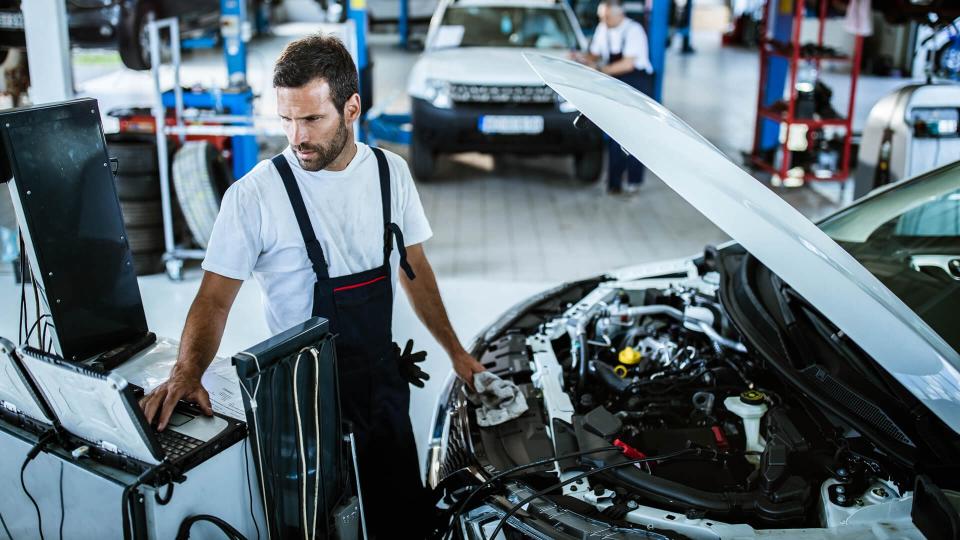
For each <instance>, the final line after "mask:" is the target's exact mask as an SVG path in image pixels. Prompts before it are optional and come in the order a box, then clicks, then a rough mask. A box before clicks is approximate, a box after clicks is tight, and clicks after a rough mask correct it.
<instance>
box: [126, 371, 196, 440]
mask: <svg viewBox="0 0 960 540" xmlns="http://www.w3.org/2000/svg"><path fill="white" fill-rule="evenodd" d="M181 399H182V400H186V401H191V402H193V403H196V404H197V405H199V406H200V410H202V411H203V413H204V414H206V415H207V416H211V415H213V408H211V407H210V396H209V395H208V394H207V391H206V390H205V389H204V388H203V385H201V384H200V377H199V376H193V375H191V374H186V373H177V370H176V369H174V371H173V373H171V374H170V379H169V380H167V382H165V383H163V384H161V385H160V386H158V387H156V388H155V389H154V390H153V392H150V393H149V394H148V395H146V396H144V397H143V399H141V400H140V408H141V409H143V414H144V415H145V416H146V417H147V422H148V423H150V424H153V423H154V422H155V421H156V425H157V430H158V431H163V429H164V428H166V427H167V423H168V422H169V421H170V416H171V415H172V414H173V411H174V409H176V408H177V402H179V401H180V400H181Z"/></svg>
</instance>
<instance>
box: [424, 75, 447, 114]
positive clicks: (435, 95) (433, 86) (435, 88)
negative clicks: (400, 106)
mask: <svg viewBox="0 0 960 540" xmlns="http://www.w3.org/2000/svg"><path fill="white" fill-rule="evenodd" d="M424 97H425V98H426V99H427V101H429V102H430V103H431V104H432V105H433V106H434V107H437V108H439V109H449V108H450V107H452V106H453V101H452V100H451V99H450V83H449V82H448V81H444V80H439V79H427V84H426V95H425V96H424Z"/></svg>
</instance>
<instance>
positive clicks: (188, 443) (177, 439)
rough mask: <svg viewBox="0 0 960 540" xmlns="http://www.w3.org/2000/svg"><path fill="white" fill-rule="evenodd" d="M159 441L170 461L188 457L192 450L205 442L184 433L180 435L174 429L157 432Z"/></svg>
mask: <svg viewBox="0 0 960 540" xmlns="http://www.w3.org/2000/svg"><path fill="white" fill-rule="evenodd" d="M156 434H157V439H158V440H159V441H160V447H161V448H163V451H164V452H165V453H166V454H167V457H168V458H170V459H178V458H181V457H183V456H185V455H187V454H188V453H189V452H191V451H192V450H194V449H196V448H197V447H199V446H200V445H202V444H203V441H200V440H198V439H194V438H193V437H190V436H188V435H184V434H183V433H178V432H176V431H173V430H172V429H165V430H163V431H158V432H156Z"/></svg>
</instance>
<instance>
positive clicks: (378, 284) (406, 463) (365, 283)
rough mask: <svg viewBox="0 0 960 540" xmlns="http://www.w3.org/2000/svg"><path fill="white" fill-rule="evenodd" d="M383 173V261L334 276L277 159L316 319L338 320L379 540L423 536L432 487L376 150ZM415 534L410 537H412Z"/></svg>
mask: <svg viewBox="0 0 960 540" xmlns="http://www.w3.org/2000/svg"><path fill="white" fill-rule="evenodd" d="M371 150H373V153H374V155H375V156H376V158H377V166H378V169H379V173H380V198H381V204H382V205H383V264H382V265H380V266H378V267H376V268H371V269H370V270H366V271H363V272H358V273H356V274H350V275H346V276H339V277H333V278H332V277H330V274H329V272H328V268H327V261H326V259H325V258H324V254H323V249H322V248H321V247H320V242H319V241H318V240H317V237H316V234H315V233H314V229H313V225H312V224H311V223H310V217H309V216H308V215H307V209H306V207H305V206H304V203H303V196H302V194H301V193H300V189H299V188H298V187H297V182H296V179H295V177H294V175H293V171H292V170H291V169H290V165H289V164H288V163H287V160H286V158H285V157H284V156H283V155H282V154H281V155H278V156H276V157H274V158H273V164H274V166H275V167H276V168H277V170H278V171H279V172H280V177H281V178H282V179H283V185H284V187H285V188H286V190H287V196H288V197H289V198H290V204H291V205H292V206H293V213H294V215H295V216H296V218H297V224H298V225H299V227H300V233H301V234H302V235H303V242H304V244H305V246H306V249H307V256H308V257H309V258H310V263H311V264H312V265H313V271H314V272H315V273H316V275H317V283H316V285H314V287H313V313H312V315H313V316H320V317H324V318H326V319H329V321H330V330H331V332H333V333H335V334H336V336H337V338H336V349H337V365H338V368H339V379H340V381H339V384H340V408H341V411H342V412H343V415H344V417H345V419H346V420H349V421H350V422H351V423H352V424H353V433H354V436H355V437H356V442H357V460H358V462H359V463H358V468H359V472H360V485H361V489H362V490H363V502H364V507H365V513H366V519H367V526H368V527H369V530H370V532H371V533H372V536H373V537H375V538H395V537H397V536H396V535H397V533H398V532H400V531H405V533H404V534H403V535H402V536H404V537H407V538H411V537H415V536H418V535H419V536H422V535H420V534H419V533H418V532H416V531H418V529H417V528H418V527H422V526H423V525H424V524H425V523H426V522H427V520H426V519H425V514H424V510H425V508H424V501H425V500H426V498H425V490H424V488H423V483H422V482H421V480H420V466H419V461H418V458H417V447H416V444H415V443H414V439H413V428H412V427H411V424H410V415H409V412H408V411H409V408H410V387H409V386H408V385H407V382H406V381H405V380H403V378H402V377H401V375H400V370H399V367H398V364H397V361H396V359H395V358H394V356H393V332H392V329H391V325H392V321H393V281H392V279H391V270H390V253H391V251H392V250H393V240H394V238H396V241H397V250H398V251H399V253H400V265H401V267H402V268H403V271H404V272H405V273H406V275H407V277H408V278H409V279H413V278H414V277H415V276H414V274H413V270H412V269H411V268H410V265H409V264H408V263H407V253H406V247H405V246H404V244H403V235H402V233H401V232H400V228H399V227H398V226H397V225H396V224H394V223H393V222H392V221H391V217H390V169H389V168H388V166H387V160H386V156H384V154H383V151H382V150H380V149H379V148H371ZM407 531H408V532H407Z"/></svg>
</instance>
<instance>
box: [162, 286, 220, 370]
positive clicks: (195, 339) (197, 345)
mask: <svg viewBox="0 0 960 540" xmlns="http://www.w3.org/2000/svg"><path fill="white" fill-rule="evenodd" d="M228 313H229V309H224V308H223V307H220V306H217V305H216V304H215V303H213V302H211V301H209V300H206V299H203V298H199V297H198V298H197V299H196V300H194V301H193V305H191V306H190V312H189V313H188V314H187V321H186V323H185V324H184V327H183V334H182V335H181V337H180V352H179V353H178V355H177V363H176V365H175V366H174V367H173V373H172V374H173V375H183V376H187V377H192V378H197V379H199V378H200V376H201V375H203V372H204V371H206V370H207V367H209V366H210V363H211V362H213V358H214V356H216V354H217V349H218V348H220V341H221V340H222V339H223V330H224V328H225V327H226V325H227V315H228Z"/></svg>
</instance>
